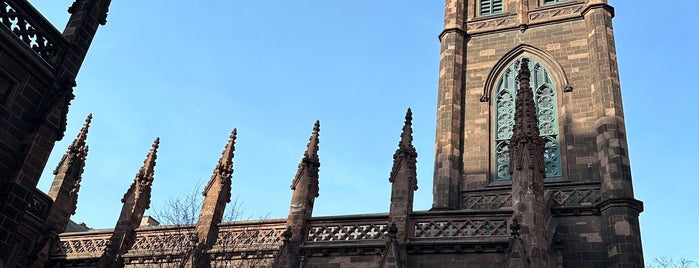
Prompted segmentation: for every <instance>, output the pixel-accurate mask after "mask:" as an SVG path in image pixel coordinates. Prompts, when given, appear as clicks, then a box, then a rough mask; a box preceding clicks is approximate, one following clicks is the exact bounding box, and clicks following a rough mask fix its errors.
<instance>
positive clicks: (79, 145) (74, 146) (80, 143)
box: [68, 113, 92, 153]
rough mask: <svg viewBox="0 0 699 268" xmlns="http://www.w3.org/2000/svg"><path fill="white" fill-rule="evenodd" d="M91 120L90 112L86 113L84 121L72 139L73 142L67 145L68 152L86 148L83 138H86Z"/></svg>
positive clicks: (76, 151)
mask: <svg viewBox="0 0 699 268" xmlns="http://www.w3.org/2000/svg"><path fill="white" fill-rule="evenodd" d="M91 122H92V113H90V114H88V115H87V118H86V119H85V123H84V124H83V126H82V128H81V129H80V132H78V136H77V137H76V138H75V140H73V143H71V144H70V146H69V147H68V153H78V152H79V151H82V150H87V149H86V145H85V140H86V139H87V132H88V130H89V128H90V123H91Z"/></svg>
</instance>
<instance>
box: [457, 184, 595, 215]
mask: <svg viewBox="0 0 699 268" xmlns="http://www.w3.org/2000/svg"><path fill="white" fill-rule="evenodd" d="M547 191H551V199H552V201H553V203H552V205H553V207H554V209H555V208H562V207H584V206H589V207H593V206H595V205H597V203H599V202H600V201H601V199H602V196H601V194H600V189H599V185H598V184H595V185H579V186H574V187H571V188H567V189H547ZM461 205H462V207H463V208H464V209H473V210H480V209H509V208H511V207H512V194H511V193H510V191H509V189H507V190H503V191H498V192H489V193H482V192H478V193H464V195H463V198H462V203H461Z"/></svg>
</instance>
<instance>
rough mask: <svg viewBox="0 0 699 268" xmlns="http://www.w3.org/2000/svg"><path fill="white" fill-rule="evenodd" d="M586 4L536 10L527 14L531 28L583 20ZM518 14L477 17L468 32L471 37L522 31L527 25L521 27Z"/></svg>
mask: <svg viewBox="0 0 699 268" xmlns="http://www.w3.org/2000/svg"><path fill="white" fill-rule="evenodd" d="M584 8H585V4H584V3H579V2H571V3H565V4H558V5H550V6H542V7H541V8H538V9H534V10H532V11H530V12H529V13H528V14H527V18H528V19H529V22H528V23H527V24H528V25H529V26H531V25H532V24H539V23H547V22H550V21H554V20H556V21H557V20H565V19H573V18H576V17H578V18H582V14H583V12H584ZM517 21H518V19H517V16H516V14H514V13H503V14H500V15H494V16H487V17H476V18H475V19H472V20H470V21H469V22H467V23H466V27H467V32H468V34H469V35H477V34H480V33H484V32H490V31H493V30H505V29H520V30H522V29H523V28H522V27H525V28H524V29H526V27H528V26H526V25H519V24H518V22H517Z"/></svg>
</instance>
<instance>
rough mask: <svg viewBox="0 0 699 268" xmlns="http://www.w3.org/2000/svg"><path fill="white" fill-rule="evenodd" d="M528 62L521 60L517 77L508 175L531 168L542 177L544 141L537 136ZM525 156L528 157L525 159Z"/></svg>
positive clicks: (524, 59)
mask: <svg viewBox="0 0 699 268" xmlns="http://www.w3.org/2000/svg"><path fill="white" fill-rule="evenodd" d="M530 77H531V72H530V71H529V60H528V59H527V58H522V65H521V68H520V70H519V75H518V76H517V78H518V80H519V90H518V91H517V97H516V104H515V125H514V129H513V131H512V138H510V144H509V149H510V174H512V173H513V172H514V170H515V169H516V170H521V169H522V168H533V169H535V170H536V171H538V172H539V173H541V176H542V177H543V176H544V174H545V173H544V172H545V166H544V157H543V156H544V144H545V142H544V140H543V139H542V138H541V137H540V136H539V120H538V118H537V114H536V104H535V103H534V94H533V92H532V89H531V87H530V86H529V78H530ZM524 154H527V155H528V157H525V156H524Z"/></svg>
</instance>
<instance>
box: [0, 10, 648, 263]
mask: <svg viewBox="0 0 699 268" xmlns="http://www.w3.org/2000/svg"><path fill="white" fill-rule="evenodd" d="M109 4H110V1H109V0H77V1H75V2H74V3H73V5H72V6H71V7H70V8H69V12H70V13H71V14H72V15H71V18H70V20H69V22H68V26H67V27H66V29H65V30H64V33H62V34H61V33H59V32H58V31H57V30H56V29H54V28H53V26H51V24H50V23H48V22H46V21H45V20H44V19H43V17H42V16H41V15H40V14H39V13H38V12H37V11H36V10H34V8H33V7H32V6H31V5H30V4H29V3H28V2H27V1H25V0H0V22H2V23H1V24H2V25H0V39H2V42H0V61H1V62H2V65H0V105H1V106H0V116H1V118H2V121H0V126H1V127H0V138H1V139H0V184H1V185H2V188H0V267H307V268H314V267H318V268H320V267H382V268H383V267H385V268H404V267H420V268H422V267H424V268H432V267H435V268H436V267H498V268H499V267H511V268H515V267H643V254H642V247H641V238H640V227H639V223H638V215H639V213H641V212H642V210H643V204H642V203H641V202H640V201H638V200H636V199H635V198H634V194H633V185H632V180H631V172H630V166H629V159H628V148H627V144H626V132H625V126H624V115H623V107H622V101H621V93H620V85H619V76H618V68H617V63H616V52H615V45H614V34H613V28H612V17H613V16H614V9H613V8H612V7H611V6H609V5H608V3H607V1H606V0H559V1H543V0H446V1H445V17H444V30H443V31H442V33H441V34H439V40H440V43H441V52H440V70H439V85H438V88H437V94H438V104H437V120H436V124H437V131H436V132H437V133H436V138H435V163H434V164H435V165H434V178H433V179H434V180H433V181H434V182H433V185H432V187H433V188H432V189H433V197H434V199H433V206H432V209H430V210H429V211H413V194H414V191H415V190H416V189H417V188H418V179H417V175H416V172H415V171H416V163H417V156H418V152H417V151H416V150H415V148H414V147H413V145H412V142H413V137H412V111H411V110H410V109H408V111H407V113H406V117H405V124H404V126H403V129H402V132H401V134H400V139H399V142H398V149H397V150H396V153H395V154H394V156H393V160H394V161H393V167H392V168H391V169H390V173H389V180H388V182H387V183H391V197H390V201H389V200H387V202H390V210H389V211H388V212H387V213H379V214H362V215H342V216H330V217H313V207H314V202H315V198H316V197H318V196H319V194H320V189H321V187H320V184H321V183H322V179H321V178H319V174H318V171H319V168H320V163H321V162H320V157H319V151H320V149H319V135H320V122H318V121H316V122H315V124H314V126H313V131H312V134H311V137H310V139H309V142H308V144H307V147H306V151H305V153H304V154H303V157H302V159H301V163H300V164H299V166H298V171H297V174H296V176H294V177H293V179H292V185H291V190H292V191H293V194H292V200H291V202H290V203H291V204H290V210H289V216H288V217H287V218H286V219H272V220H263V221H240V222H227V223H226V222H222V214H223V211H224V210H225V208H226V205H227V203H228V202H229V201H230V196H231V190H232V189H231V181H232V178H233V176H232V175H233V154H234V150H235V142H236V141H235V139H236V134H237V130H235V129H234V130H233V132H232V133H231V135H230V138H229V140H228V143H227V144H226V146H225V148H224V151H223V153H222V156H221V158H220V160H219V162H218V163H217V165H216V167H215V169H214V172H213V175H212V176H211V180H210V181H209V183H208V184H207V186H206V189H205V190H204V193H203V194H204V196H205V198H204V202H203V204H202V210H201V214H200V216H199V220H198V222H197V223H196V224H192V225H180V226H153V225H142V219H141V218H142V216H143V212H144V210H145V209H147V208H148V206H149V203H150V185H151V184H152V183H153V182H154V177H155V176H154V167H155V158H156V151H157V148H158V143H159V141H158V140H156V141H155V143H154V144H153V147H152V148H151V151H150V152H149V154H148V155H147V157H146V160H145V161H144V165H143V167H142V168H141V169H140V170H139V172H138V173H137V175H136V178H135V179H134V183H133V185H132V186H131V188H129V190H128V191H127V192H126V194H125V195H124V199H123V200H122V202H123V203H124V207H123V209H122V213H121V215H120V218H119V221H118V222H117V223H116V225H115V228H114V229H112V230H87V229H85V230H80V231H70V232H67V231H66V232H63V230H66V228H67V227H68V226H69V225H70V222H69V218H70V215H72V213H74V211H75V207H76V202H77V194H78V190H79V189H80V181H81V173H82V169H83V167H84V165H85V161H86V156H87V151H88V150H87V145H86V138H87V130H88V127H89V123H90V121H91V119H92V118H91V116H89V117H88V120H87V122H86V124H85V126H84V127H83V129H82V131H81V132H80V134H79V135H78V137H77V138H76V140H75V141H74V142H73V143H72V144H71V146H70V147H69V149H68V151H67V152H66V154H65V155H64V157H63V159H62V160H61V163H60V164H59V165H58V168H57V169H56V172H55V174H56V178H55V180H54V183H53V185H52V188H51V191H50V192H49V195H46V194H44V193H42V192H41V191H39V190H37V189H36V184H37V182H38V179H39V176H40V174H41V172H42V170H43V169H44V167H45V165H46V161H47V159H48V155H49V153H50V151H51V150H52V149H53V144H54V142H55V141H56V140H59V139H61V138H62V136H63V132H64V128H65V116H66V115H67V109H68V105H69V102H70V100H71V99H72V97H73V95H72V88H73V86H74V85H75V82H74V79H75V77H76V75H77V72H78V70H79V68H80V65H81V63H82V60H83V58H84V56H85V54H86V52H87V49H88V48H89V44H90V42H91V41H92V37H93V36H94V34H95V32H96V29H97V27H98V25H99V24H104V22H105V21H106V20H105V18H106V14H107V11H108V7H109ZM117 16H118V15H117ZM36 40H38V41H36ZM396 133H398V130H396ZM388 172H389V170H388V167H387V173H388ZM423 187H426V186H423ZM427 187H428V186H427ZM3 265H4V266H3Z"/></svg>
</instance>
